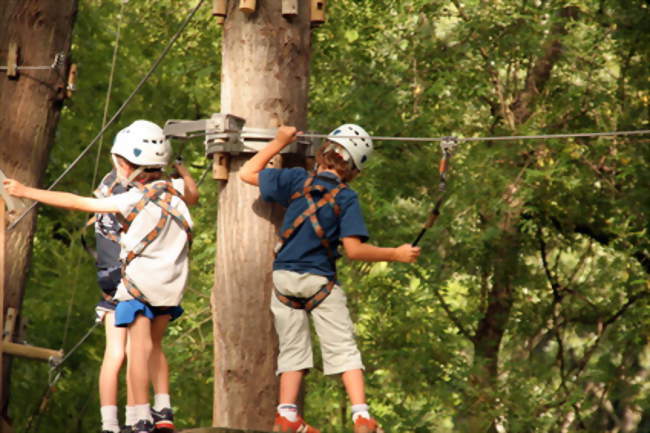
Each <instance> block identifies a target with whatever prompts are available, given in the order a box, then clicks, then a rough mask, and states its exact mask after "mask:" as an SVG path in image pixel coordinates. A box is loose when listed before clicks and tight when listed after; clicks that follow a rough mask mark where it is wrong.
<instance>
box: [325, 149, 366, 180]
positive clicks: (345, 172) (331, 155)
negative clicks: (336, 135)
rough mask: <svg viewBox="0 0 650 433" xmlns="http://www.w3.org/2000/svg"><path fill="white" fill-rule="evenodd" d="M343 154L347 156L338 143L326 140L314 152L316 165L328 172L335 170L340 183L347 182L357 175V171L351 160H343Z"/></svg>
mask: <svg viewBox="0 0 650 433" xmlns="http://www.w3.org/2000/svg"><path fill="white" fill-rule="evenodd" d="M343 154H347V150H345V148H344V147H343V146H341V145H340V144H338V143H334V142H332V141H329V140H326V141H325V142H323V144H322V145H321V147H320V148H319V149H318V151H317V152H316V164H318V166H319V167H323V168H326V169H329V170H335V171H336V172H337V173H338V174H339V176H341V181H343V182H349V181H351V180H352V179H354V177H355V176H356V175H357V174H358V173H359V170H357V169H356V167H355V166H354V162H353V161H352V158H348V160H347V161H346V160H344V159H343V156H342V155H343Z"/></svg>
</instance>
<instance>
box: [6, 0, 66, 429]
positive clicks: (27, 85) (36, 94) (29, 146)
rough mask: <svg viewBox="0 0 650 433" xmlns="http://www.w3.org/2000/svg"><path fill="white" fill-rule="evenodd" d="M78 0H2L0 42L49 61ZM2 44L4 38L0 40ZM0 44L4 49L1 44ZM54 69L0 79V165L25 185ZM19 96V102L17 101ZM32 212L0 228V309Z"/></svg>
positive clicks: (49, 104) (12, 299) (50, 120)
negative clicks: (0, 282) (1, 246)
mask: <svg viewBox="0 0 650 433" xmlns="http://www.w3.org/2000/svg"><path fill="white" fill-rule="evenodd" d="M77 2H78V0H59V1H37V2H33V1H29V2H26V1H23V0H3V1H2V6H0V41H16V42H19V43H20V57H21V59H20V63H24V64H26V65H34V66H38V65H49V64H50V63H51V62H52V59H53V58H54V56H55V54H56V53H59V52H62V53H64V54H65V55H66V56H67V55H68V53H69V52H70V44H71V42H72V26H73V23H74V18H75V16H76V13H77ZM2 43H3V44H4V43H6V42H2ZM2 49H5V47H4V46H3V47H2ZM65 69H66V70H64V71H61V73H60V74H54V73H52V71H51V70H49V69H44V70H31V71H29V79H24V78H25V77H22V78H21V76H20V75H19V78H18V79H17V80H7V79H2V80H0V95H2V101H3V102H5V103H3V104H0V168H1V169H2V171H3V172H4V173H5V174H6V175H7V176H9V177H12V178H14V179H18V180H19V181H21V182H23V183H25V184H27V185H39V184H40V183H41V181H42V178H43V174H44V172H45V168H46V166H47V157H48V151H49V149H50V148H51V146H52V144H53V142H54V134H55V132H56V126H57V124H58V121H59V116H60V113H61V108H62V107H63V104H62V103H61V102H62V98H63V97H65V92H61V89H65V88H66V85H67V82H66V78H67V73H68V71H67V68H65ZM17 101H19V103H17ZM35 224H36V212H31V213H30V214H29V215H27V217H25V218H24V219H23V220H22V221H21V222H20V223H19V224H18V225H17V226H16V227H15V228H14V229H13V230H12V231H10V232H7V233H5V248H6V251H11V254H7V255H6V256H5V268H4V269H5V273H4V284H5V294H4V308H5V309H7V308H9V307H11V308H14V309H16V312H17V315H18V317H20V310H21V306H22V302H23V286H24V283H25V278H26V275H27V271H28V269H29V261H30V257H31V242H32V237H33V233H34V229H35ZM11 364H12V361H11V359H9V357H5V359H4V360H3V365H2V381H3V382H2V388H3V390H5V391H6V389H7V383H8V378H9V376H10V375H11V371H10V370H11ZM0 408H2V409H1V412H2V413H1V414H0V416H3V417H6V416H7V411H8V408H9V402H8V401H7V393H6V392H5V393H4V394H3V395H2V401H0Z"/></svg>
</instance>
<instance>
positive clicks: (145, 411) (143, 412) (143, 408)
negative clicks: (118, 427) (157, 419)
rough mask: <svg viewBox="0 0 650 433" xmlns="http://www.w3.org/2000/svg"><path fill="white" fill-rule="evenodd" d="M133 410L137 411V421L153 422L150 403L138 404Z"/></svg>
mask: <svg viewBox="0 0 650 433" xmlns="http://www.w3.org/2000/svg"><path fill="white" fill-rule="evenodd" d="M133 409H134V411H135V419H136V420H137V421H140V420H141V419H144V420H147V421H151V422H153V418H152V417H151V407H150V406H149V403H147V404H136V405H135V406H133ZM137 421H136V422H137Z"/></svg>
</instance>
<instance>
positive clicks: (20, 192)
mask: <svg viewBox="0 0 650 433" xmlns="http://www.w3.org/2000/svg"><path fill="white" fill-rule="evenodd" d="M2 186H3V187H4V189H5V191H7V192H8V193H9V195H13V196H14V197H24V196H25V190H26V189H27V187H25V185H23V184H22V183H20V182H18V181H17V180H14V179H5V180H3V181H2Z"/></svg>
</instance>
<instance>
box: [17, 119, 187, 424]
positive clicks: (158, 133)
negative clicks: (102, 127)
mask: <svg viewBox="0 0 650 433" xmlns="http://www.w3.org/2000/svg"><path fill="white" fill-rule="evenodd" d="M111 153H112V154H113V158H114V161H115V164H116V168H117V170H118V175H120V176H123V177H124V178H131V179H133V182H131V185H132V186H133V187H132V188H131V189H130V190H128V191H127V192H125V193H123V194H117V195H113V196H110V197H106V198H100V199H98V198H92V197H82V196H78V195H75V194H70V193H65V192H57V191H47V190H41V189H37V188H31V187H27V186H25V185H22V184H21V183H20V182H17V181H15V180H13V179H6V180H5V181H4V188H5V190H6V191H7V192H9V194H11V195H14V196H17V197H24V198H28V199H32V200H36V201H39V202H42V203H45V204H49V205H52V206H57V207H62V208H65V209H71V210H80V211H85V212H97V213H119V214H120V215H121V216H122V217H123V218H124V221H123V224H122V225H123V229H124V233H123V234H122V236H121V238H120V244H121V248H122V249H121V254H120V255H121V258H122V281H121V282H120V284H119V286H118V288H117V292H116V294H115V299H116V300H118V301H120V302H119V303H118V306H117V308H116V311H115V324H116V326H125V327H128V331H127V332H128V337H129V339H130V344H129V348H128V368H127V374H128V377H129V380H128V381H127V385H128V386H129V387H130V388H131V389H130V390H129V392H128V396H129V398H132V399H133V401H130V402H128V404H129V405H133V406H134V411H135V419H137V420H138V421H137V422H136V423H135V425H134V426H133V431H134V432H135V433H150V432H152V431H153V429H154V421H155V424H156V429H157V431H164V430H168V431H170V430H173V428H174V427H173V421H172V416H171V409H170V407H169V406H168V405H166V406H167V408H169V411H168V413H162V414H161V413H154V414H153V415H154V416H152V412H151V408H150V406H149V395H148V393H149V385H150V377H149V368H150V366H151V368H157V369H159V371H160V372H161V374H158V375H157V376H162V377H164V382H167V381H168V372H167V362H166V360H165V358H164V354H163V353H162V347H161V342H162V337H163V335H164V333H165V330H166V328H167V325H168V323H169V322H170V321H171V320H174V319H175V318H177V317H178V316H180V314H182V308H181V307H180V301H181V298H182V295H183V290H184V288H185V283H186V281H187V276H188V269H189V266H188V254H189V245H190V243H191V226H192V220H191V217H190V214H189V211H188V209H187V205H186V204H185V202H184V200H183V193H184V185H183V181H182V179H174V180H172V181H169V180H166V179H163V177H162V171H161V169H162V167H164V166H165V165H166V164H167V162H168V161H169V156H170V153H171V147H170V146H169V143H168V142H167V140H166V139H165V137H164V135H163V132H162V129H161V128H160V127H159V126H157V125H156V124H154V123H151V122H148V121H146V120H138V121H135V122H134V123H133V124H131V125H130V126H128V127H127V128H124V129H123V130H122V131H120V132H119V133H118V135H117V136H116V138H115V142H114V144H113V148H112V149H111ZM162 372H164V373H165V374H162ZM159 388H160V387H156V389H159ZM167 395H168V394H167ZM168 399H169V398H168V397H167V400H168ZM167 403H168V402H167ZM154 417H155V418H156V419H155V420H154Z"/></svg>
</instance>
